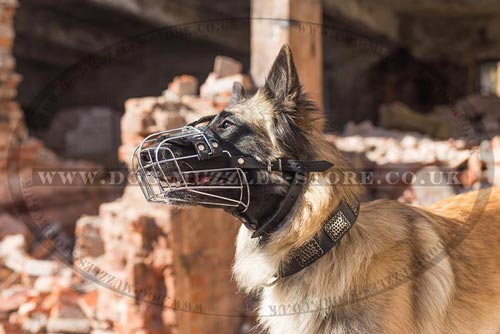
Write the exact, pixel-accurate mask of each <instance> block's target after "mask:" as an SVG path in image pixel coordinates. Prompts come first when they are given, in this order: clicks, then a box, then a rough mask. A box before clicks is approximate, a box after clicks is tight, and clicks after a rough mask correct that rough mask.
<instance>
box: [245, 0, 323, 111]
mask: <svg viewBox="0 0 500 334" xmlns="http://www.w3.org/2000/svg"><path fill="white" fill-rule="evenodd" d="M321 23H322V5H321V1H320V0H252V23H251V31H252V35H251V70H250V72H251V75H252V78H253V80H254V82H255V83H256V84H257V86H261V85H263V84H264V81H265V77H266V75H267V72H268V71H269V69H270V68H271V65H272V63H273V61H274V58H275V57H276V55H277V54H278V51H279V49H280V48H281V46H282V45H283V44H288V45H290V47H291V49H292V51H293V56H294V60H295V65H296V67H297V71H298V72H299V77H300V80H301V82H302V84H303V86H304V88H305V90H306V92H308V93H309V95H310V96H311V98H312V99H313V100H314V101H315V102H316V103H317V104H318V105H319V106H320V107H321V106H322V105H323V89H322V86H323V85H322V82H323V72H322V71H323V65H322V64H323V55H322V53H323V50H322V38H321Z"/></svg>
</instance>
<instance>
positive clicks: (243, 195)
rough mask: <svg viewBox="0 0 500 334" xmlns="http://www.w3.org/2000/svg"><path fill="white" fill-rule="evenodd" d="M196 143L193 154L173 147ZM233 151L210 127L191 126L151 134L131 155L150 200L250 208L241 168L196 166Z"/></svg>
mask: <svg viewBox="0 0 500 334" xmlns="http://www.w3.org/2000/svg"><path fill="white" fill-rule="evenodd" d="M179 142H181V143H183V144H187V145H193V147H192V148H194V153H193V154H183V153H180V152H178V151H177V150H175V151H174V150H173V147H175V145H176V143H179ZM224 155H227V156H226V157H227V158H228V159H227V160H230V159H231V158H232V156H231V153H230V152H228V151H225V150H222V149H221V148H220V143H218V142H217V140H214V138H213V137H211V135H210V131H207V130H206V128H202V129H200V128H197V127H195V126H192V125H188V126H185V127H182V128H177V129H173V130H168V131H162V132H158V133H154V134H151V135H149V136H147V137H146V138H145V139H144V140H143V141H142V142H141V143H140V144H139V145H138V146H137V147H136V148H135V150H134V152H133V154H132V157H131V164H130V165H131V169H132V173H133V174H134V176H135V177H136V179H137V181H138V184H139V186H140V187H141V190H142V192H143V193H144V196H145V197H146V200H147V201H149V202H156V203H170V204H182V203H190V204H201V205H209V206H217V207H234V208H237V209H238V211H239V212H241V213H242V212H245V211H246V210H247V209H248V206H249V201H250V188H249V185H248V181H247V178H246V175H245V173H244V172H243V170H242V169H241V168H238V167H232V166H226V167H217V168H202V169H196V168H194V167H193V166H195V165H196V164H197V162H199V161H200V160H207V159H211V158H214V157H223V156H224Z"/></svg>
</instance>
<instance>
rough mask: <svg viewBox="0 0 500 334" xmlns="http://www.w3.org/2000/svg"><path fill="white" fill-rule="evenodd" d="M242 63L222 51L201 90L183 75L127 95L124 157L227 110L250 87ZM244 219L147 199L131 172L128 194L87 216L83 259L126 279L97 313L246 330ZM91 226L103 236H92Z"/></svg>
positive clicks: (129, 329) (134, 324)
mask: <svg viewBox="0 0 500 334" xmlns="http://www.w3.org/2000/svg"><path fill="white" fill-rule="evenodd" d="M241 68H242V67H241V64H239V63H237V62H236V61H234V60H232V59H229V58H226V57H217V58H216V61H215V66H214V72H212V73H210V74H209V76H208V78H207V81H206V82H205V83H204V84H203V85H202V86H201V89H200V91H201V95H200V96H199V95H198V80H197V79H196V78H194V77H192V76H189V75H181V76H179V77H176V78H175V79H174V81H173V82H172V83H171V84H170V85H169V86H168V89H167V90H165V91H164V92H163V94H162V95H161V96H157V97H155V96H153V97H144V98H133V99H129V100H128V101H126V103H125V114H124V116H123V118H122V126H121V134H122V146H121V147H120V150H119V156H120V159H121V160H122V161H124V162H125V163H127V164H128V163H129V161H130V156H131V154H132V151H133V149H134V148H135V146H136V145H137V144H139V143H140V142H141V141H142V140H143V139H144V137H145V136H147V135H148V134H150V133H152V132H156V131H161V130H167V129H172V128H176V127H180V126H183V125H184V124H186V123H187V122H191V121H193V120H195V119H197V118H199V117H201V116H204V115H209V114H214V113H216V112H218V111H220V110H221V109H222V108H223V107H224V106H225V105H227V103H228V102H229V99H230V97H231V90H232V85H233V82H234V81H239V82H241V83H242V84H243V85H244V86H245V87H246V88H247V89H251V88H252V87H251V82H250V79H249V78H248V76H246V75H244V74H241V73H240V72H241ZM238 227H239V223H238V222H237V221H236V220H235V219H234V218H233V217H231V216H230V215H228V214H226V213H224V212H223V211H222V210H214V209H207V208H199V207H194V208H189V209H184V210H181V209H178V208H174V207H171V206H165V205H158V204H151V203H147V202H146V200H145V199H144V196H143V195H142V192H141V190H140V188H139V187H138V185H137V184H136V183H135V182H134V180H132V182H131V184H129V185H128V186H127V188H126V191H125V193H124V195H123V197H122V198H120V199H119V200H117V201H115V202H112V203H106V204H103V205H101V208H100V213H99V216H98V217H84V218H82V219H81V220H79V222H78V227H77V231H78V234H77V248H76V250H75V254H76V256H75V259H76V260H75V265H77V266H78V265H79V264H81V263H84V265H85V267H86V270H87V269H88V272H89V273H90V274H91V275H95V277H101V278H102V277H103V276H102V274H99V273H100V272H105V273H109V274H111V275H112V276H113V277H116V278H117V280H120V281H121V282H122V283H123V284H119V288H118V291H113V290H112V289H99V291H98V298H97V301H96V305H95V316H96V317H97V318H98V319H99V320H100V321H101V323H102V321H109V322H110V323H111V329H113V330H115V331H116V332H118V333H236V332H238V331H239V327H240V326H241V324H242V322H243V319H242V318H240V317H239V316H240V314H244V313H245V310H244V309H243V301H244V297H243V296H242V295H241V294H238V293H237V290H236V287H235V285H234V283H233V282H232V280H231V264H232V260H233V254H234V241H235V238H236V232H237V229H238ZM89 229H90V230H92V231H93V232H92V233H91V235H94V236H95V238H94V242H92V241H89V240H87V239H88V235H89V232H88V231H89ZM101 245H102V246H101ZM95 249H100V250H101V249H102V251H99V252H97V253H96V252H95V251H94V250H95ZM92 253H93V255H92ZM89 263H92V264H89ZM97 268H98V269H97ZM124 286H127V288H124ZM130 286H131V287H133V288H132V289H130ZM120 289H121V290H120ZM124 289H125V290H124ZM128 290H130V291H128Z"/></svg>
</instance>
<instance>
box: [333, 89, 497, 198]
mask: <svg viewBox="0 0 500 334" xmlns="http://www.w3.org/2000/svg"><path fill="white" fill-rule="evenodd" d="M498 106H500V99H499V98H498V97H492V96H482V97H481V96H479V95H473V96H470V97H467V98H464V99H462V100H460V101H458V102H457V103H456V105H455V106H454V107H447V108H445V107H444V106H441V107H438V108H436V110H437V111H435V112H433V113H431V114H429V115H421V114H419V115H415V114H413V113H414V112H412V111H411V110H410V109H409V108H408V107H407V106H405V105H404V104H402V103H400V102H396V103H392V104H390V105H383V106H382V107H381V109H380V110H381V124H382V125H384V126H385V127H386V128H384V127H376V126H374V125H373V124H372V123H371V122H369V121H365V122H362V123H360V124H354V123H348V124H347V125H346V127H345V129H344V132H343V133H342V134H341V135H339V136H335V135H329V136H328V138H329V139H330V141H332V142H333V143H334V144H335V145H336V147H337V148H338V149H339V150H341V151H342V152H344V154H345V155H346V156H348V158H349V159H350V160H351V161H352V162H353V164H354V166H355V168H356V169H357V170H358V171H364V172H367V173H368V172H370V173H371V174H370V175H371V177H372V178H373V177H375V178H376V180H373V179H371V180H368V181H369V182H368V184H367V185H368V189H369V191H368V195H369V198H372V199H376V198H389V199H399V200H401V201H403V202H406V203H410V204H420V205H429V204H432V203H434V202H437V201H438V200H440V199H443V198H446V197H449V196H452V195H455V194H458V193H462V192H466V191H470V190H477V189H479V188H484V187H488V186H492V185H495V186H500V176H499V175H498V172H499V171H500V136H498V135H497V136H492V138H491V137H490V134H492V133H493V134H498V130H499V129H500V112H499V111H498V110H500V109H498V108H497V107H498ZM466 108H469V111H470V110H471V109H473V110H475V111H477V113H478V115H480V116H481V117H475V118H474V117H472V118H470V120H469V119H467V120H466V121H470V122H476V123H477V122H481V125H482V126H481V127H480V126H477V124H476V126H474V124H469V125H470V128H468V130H470V131H475V132H472V134H471V133H466V134H465V135H464V133H463V131H462V130H461V129H460V128H459V126H460V125H459V124H460V122H459V121H458V120H457V116H456V115H457V114H453V115H452V114H451V113H452V112H453V110H454V109H458V110H465V109H466ZM469 116H470V114H469ZM485 120H487V122H488V123H484V122H485ZM455 123H458V125H457V124H455ZM462 126H463V125H462ZM403 130H404V131H403ZM409 130H412V131H409ZM461 131H462V132H461ZM443 133H446V135H445V137H447V136H450V135H451V136H452V138H450V139H447V140H443V139H439V137H441V135H442V134H443ZM453 136H455V138H456V139H453ZM436 137H437V138H436ZM488 138H490V139H488ZM495 158H496V159H495ZM495 172H497V173H496V174H495ZM433 174H434V175H441V176H440V177H435V176H434V175H433ZM405 175H406V176H405ZM443 175H446V177H447V179H443ZM431 176H432V177H433V179H432V180H430V179H429V178H430V177H431ZM401 177H403V178H404V177H406V180H403V179H398V178H401ZM436 180H437V181H436ZM428 181H433V182H434V184H432V185H431V184H430V183H429V182H428ZM420 184H425V185H424V186H420Z"/></svg>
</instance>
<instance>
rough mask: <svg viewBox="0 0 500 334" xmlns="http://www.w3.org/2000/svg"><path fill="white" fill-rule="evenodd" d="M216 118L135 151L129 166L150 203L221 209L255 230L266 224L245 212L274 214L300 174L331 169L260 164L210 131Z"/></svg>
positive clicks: (319, 163)
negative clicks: (276, 174) (276, 176)
mask: <svg viewBox="0 0 500 334" xmlns="http://www.w3.org/2000/svg"><path fill="white" fill-rule="evenodd" d="M215 117H216V116H208V117H203V118H201V119H199V120H198V121H196V122H193V123H191V124H189V125H187V126H185V127H183V128H180V129H175V130H171V131H165V132H160V133H157V134H154V135H151V136H149V137H148V138H146V139H145V140H144V142H143V143H141V145H139V146H138V147H137V149H136V152H135V154H134V156H135V157H136V158H133V161H132V166H134V167H135V166H137V169H136V170H135V174H136V176H137V178H138V180H139V184H140V185H141V188H142V189H143V191H144V194H145V196H146V199H147V200H148V201H152V202H166V203H171V204H178V205H179V204H180V205H182V204H189V205H202V206H209V207H221V208H223V209H225V210H227V211H229V212H231V213H232V214H235V215H237V216H238V217H239V218H242V219H243V221H244V222H245V223H246V224H247V226H249V227H250V228H252V229H255V230H258V229H259V228H260V227H261V226H262V225H265V222H263V221H264V220H263V219H256V218H255V215H254V214H251V215H248V214H247V211H248V210H258V211H259V212H261V213H262V215H264V216H263V217H272V216H274V215H273V214H271V211H272V210H274V211H276V208H279V207H280V202H282V201H283V200H284V199H286V198H287V195H288V194H289V192H290V189H291V188H292V187H293V186H295V187H297V186H298V185H300V184H299V183H298V181H303V179H301V180H298V178H297V175H298V174H299V173H300V174H301V175H303V173H305V172H307V171H320V170H325V169H327V168H329V167H331V164H330V163H328V162H325V161H314V162H304V161H296V160H290V159H285V158H283V159H276V160H275V161H272V162H269V163H264V162H261V161H259V160H258V159H256V158H255V157H253V156H250V155H248V154H245V153H244V152H242V151H241V150H240V149H238V148H237V147H236V146H235V145H234V144H232V143H231V142H229V141H228V140H225V139H223V138H221V137H220V136H219V135H218V134H216V133H215V132H213V131H212V130H211V129H210V126H209V125H210V122H211V121H213V120H214V118H215ZM273 172H280V173H282V177H281V178H279V179H274V180H280V182H279V184H278V183H276V182H275V181H273V178H272V177H270V176H271V175H272V173H273ZM296 190H298V189H297V188H296ZM295 199H296V195H295V196H294V197H293V198H291V199H289V200H290V201H291V200H295ZM278 211H279V210H278ZM267 220H269V219H267ZM259 221H260V222H261V224H259Z"/></svg>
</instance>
